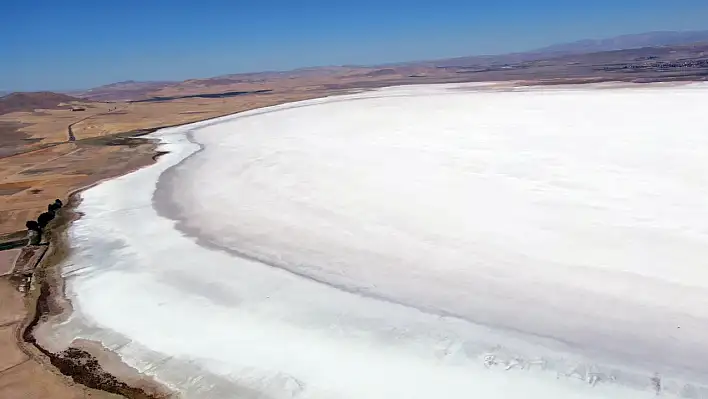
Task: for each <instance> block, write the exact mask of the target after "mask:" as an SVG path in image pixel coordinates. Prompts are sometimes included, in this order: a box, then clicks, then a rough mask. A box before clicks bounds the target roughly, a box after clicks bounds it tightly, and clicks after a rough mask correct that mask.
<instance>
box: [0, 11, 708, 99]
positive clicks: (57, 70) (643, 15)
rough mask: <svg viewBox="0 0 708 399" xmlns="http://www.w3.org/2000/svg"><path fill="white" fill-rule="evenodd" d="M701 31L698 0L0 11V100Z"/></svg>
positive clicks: (705, 25) (705, 15) (706, 18)
mask: <svg viewBox="0 0 708 399" xmlns="http://www.w3.org/2000/svg"><path fill="white" fill-rule="evenodd" d="M703 29H708V1H706V0H662V1H655V0H643V1H640V0H623V1H617V0H614V1H609V0H580V1H579V0H566V1H558V0H537V1H519V0H505V1H492V0H488V1H474V0H470V1H446V0H434V1H430V0H428V1H422V0H419V1H416V0H409V1H385V0H379V1H370V0H359V1H357V0H348V1H335V0H330V1H315V0H308V1H297V0H292V1H281V0H271V1H268V0H260V1H238V0H232V1H225V0H223V1H217V0H194V1H183V0H173V1H165V0H143V1H136V0H96V1H84V0H67V1H56V0H53V1H47V0H40V1H34V0H5V1H4V2H0V90H69V89H81V88H87V87H92V86H97V85H101V84H106V83H111V82H116V81H122V80H131V79H132V80H182V79H188V78H195V77H210V76H217V75H223V74H228V73H238V72H250V71H261V70H276V69H277V70H282V69H292V68H298V67H304V66H317V65H341V64H373V63H384V62H395V61H407V60H420V59H434V58H443V57H453V56H463V55H474V54H494V53H505V52H511V51H520V50H528V49H533V48H536V47H542V46H545V45H548V44H553V43H558V42H566V41H573V40H578V39H583V38H602V37H609V36H614V35H618V34H625V33H639V32H644V31H652V30H703Z"/></svg>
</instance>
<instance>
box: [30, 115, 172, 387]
mask: <svg viewBox="0 0 708 399" xmlns="http://www.w3.org/2000/svg"><path fill="white" fill-rule="evenodd" d="M156 130H157V129H156ZM156 149H157V145H154V146H153V148H152V151H153V152H154V151H156ZM152 158H153V159H156V158H154V155H153V157H152ZM153 162H154V161H153ZM151 164H152V163H148V164H145V165H143V166H142V167H140V168H143V167H146V166H150V165H151ZM135 170H138V169H132V170H127V171H125V173H123V174H122V175H121V176H124V175H126V174H129V173H131V172H133V171H135ZM116 177H118V176H116ZM116 177H111V178H107V179H102V180H100V181H97V182H95V183H92V184H90V185H88V186H86V187H82V188H80V189H77V190H74V191H72V192H71V193H69V195H68V201H67V204H66V205H65V206H64V207H63V208H62V212H60V213H59V215H58V217H57V219H55V221H53V223H52V225H51V227H50V231H49V234H48V238H49V243H48V246H49V248H48V250H47V254H46V255H45V257H44V259H43V260H42V261H41V262H40V263H39V264H38V266H37V268H36V269H35V273H34V280H33V288H32V291H31V294H30V300H29V301H28V302H29V303H28V305H30V304H34V306H30V308H29V312H28V314H27V316H26V318H25V321H24V322H23V323H22V327H21V329H20V331H18V335H19V336H18V342H20V344H21V347H22V349H23V351H24V352H25V353H28V354H31V355H32V357H34V358H42V360H44V361H43V362H42V363H43V364H45V366H47V367H53V368H55V369H56V370H57V371H58V372H60V373H61V374H63V375H64V376H67V377H68V378H70V379H71V380H73V381H74V382H75V383H78V384H80V385H83V386H86V387H88V388H91V389H95V390H99V391H103V392H107V393H112V394H116V395H120V396H122V397H126V398H131V399H132V398H135V399H165V398H169V397H171V396H172V395H173V393H172V392H171V391H170V390H169V389H167V388H166V387H164V386H162V385H161V384H159V383H157V382H156V381H154V380H152V379H150V378H149V377H148V376H145V375H142V374H141V373H139V372H138V371H137V370H134V369H132V368H131V367H130V366H128V365H127V364H125V363H123V362H122V360H121V359H120V357H119V356H118V355H117V354H116V353H114V352H113V351H111V350H110V349H108V348H106V347H104V346H103V345H102V344H101V343H100V342H97V341H87V340H81V339H74V340H72V342H71V343H70V344H69V346H68V347H66V348H65V349H63V350H61V351H52V350H50V349H48V348H46V347H45V346H43V345H42V344H41V343H40V342H39V339H38V338H37V337H36V336H35V334H36V333H37V330H38V328H41V326H42V325H43V324H45V323H60V322H62V321H65V320H66V319H67V318H68V317H70V315H71V314H72V312H73V308H72V304H71V300H70V299H69V298H68V297H67V296H66V293H65V286H66V279H65V278H64V276H62V270H61V269H60V266H61V264H62V261H63V260H64V259H65V258H66V256H67V255H68V253H69V251H70V246H69V238H68V229H69V228H70V227H71V225H72V223H73V222H74V221H76V220H78V219H79V218H81V214H80V213H79V212H77V211H76V208H77V206H78V205H79V204H80V203H81V193H82V192H83V191H85V190H88V189H90V188H92V187H94V186H96V185H98V184H101V183H102V182H104V181H106V180H110V179H113V178H116ZM32 352H34V353H32ZM37 352H38V353H37ZM47 362H48V363H49V364H47ZM121 366H122V367H121ZM107 370H111V371H113V372H108V371H107Z"/></svg>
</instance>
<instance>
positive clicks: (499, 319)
mask: <svg viewBox="0 0 708 399" xmlns="http://www.w3.org/2000/svg"><path fill="white" fill-rule="evenodd" d="M451 89H452V90H451ZM457 89H458V87H457V86H451V85H441V86H420V87H417V86H416V87H402V88H389V89H383V90H377V91H373V92H366V93H359V94H355V95H351V96H345V97H337V98H330V99H319V100H313V101H307V102H302V103H297V104H290V105H284V106H278V107H272V108H270V109H266V110H258V111H252V112H248V113H243V114H240V115H238V116H232V117H226V118H220V119H219V120H214V121H210V122H203V123H198V124H194V125H191V126H186V127H180V128H173V129H165V130H163V131H161V132H159V133H158V134H157V136H158V137H160V138H161V139H162V140H163V142H164V143H165V144H163V146H164V147H165V148H163V149H167V150H169V151H171V152H170V153H169V154H167V155H165V156H164V157H162V158H161V159H160V161H159V162H158V163H157V164H156V165H154V166H151V167H148V168H145V169H142V170H140V171H137V172H135V173H132V174H130V175H126V176H123V177H121V178H118V179H115V180H112V181H109V182H106V183H103V184H101V185H99V186H97V187H95V188H92V189H90V190H88V191H86V192H85V193H84V194H83V201H82V203H81V205H80V207H79V211H80V212H82V213H84V216H83V217H82V218H81V219H80V220H78V221H77V222H75V223H74V225H73V226H72V227H71V229H70V234H71V239H72V245H73V246H74V252H73V254H72V255H71V256H70V259H69V260H68V261H67V262H66V265H65V270H66V274H67V277H68V281H67V291H68V293H69V295H70V296H71V298H72V301H73V304H74V307H75V313H74V316H73V317H72V319H71V320H70V321H69V322H67V323H65V324H64V325H62V326H59V327H57V337H60V336H61V335H62V333H63V334H64V335H72V336H73V335H78V336H81V337H82V338H88V339H100V340H101V341H102V342H104V344H105V345H106V346H108V347H111V348H113V349H115V350H116V351H117V352H118V353H119V354H120V355H121V356H122V357H123V358H124V359H125V361H126V362H127V363H129V364H131V365H134V366H136V367H138V368H139V369H140V370H142V371H144V372H146V373H148V374H151V375H154V376H156V378H157V379H158V380H160V381H162V382H164V383H166V384H168V385H170V386H172V387H173V388H175V389H177V390H179V391H180V392H182V393H183V395H184V396H185V397H190V398H191V397H195V398H202V397H203V398H226V397H239V398H249V397H253V398H255V397H263V396H262V395H265V396H266V397H273V398H288V397H295V396H297V397H303V398H367V399H369V398H390V397H391V396H393V395H396V396H400V397H406V398H433V397H435V398H438V397H445V398H458V397H459V398H462V397H464V398H468V397H485V398H496V397H499V398H508V397H558V398H572V397H577V398H590V397H613V398H614V397H617V398H634V397H636V398H648V397H651V396H653V395H654V391H653V387H652V383H651V381H650V377H651V376H652V375H653V373H654V372H659V373H660V374H661V377H662V379H663V380H662V382H663V389H664V392H663V394H664V395H666V396H673V395H680V396H684V397H708V393H707V392H706V390H705V388H702V386H703V385H706V384H708V366H706V365H705V362H704V361H703V359H705V358H706V355H708V341H706V340H705V331H708V306H707V305H708V299H706V298H708V276H707V272H706V269H705V267H704V266H703V265H704V264H705V261H704V259H706V258H707V257H706V255H708V205H707V204H705V198H706V195H705V194H706V192H707V191H708V184H706V183H708V176H706V175H705V173H704V172H705V170H706V168H705V166H706V165H705V161H704V158H705V157H704V154H705V153H706V152H707V150H708V136H706V135H705V134H703V133H702V132H701V131H700V129H698V128H696V126H701V124H702V114H701V111H702V107H701V103H705V100H706V97H708V86H705V85H691V86H682V87H661V88H645V89H616V90H607V89H603V90H602V91H594V90H592V89H585V88H584V89H570V90H558V89H554V90H543V89H532V90H524V91H522V92H485V91H482V92H474V91H462V90H457ZM273 111H277V112H273ZM187 132H193V133H194V136H195V137H194V138H195V139H196V140H197V141H198V142H200V143H202V144H203V145H204V150H203V151H201V152H199V153H197V154H196V155H194V156H193V157H191V158H189V159H188V160H186V161H184V162H183V163H181V164H180V165H179V166H177V167H175V168H173V169H172V170H171V171H170V173H168V174H167V175H164V176H163V178H162V180H161V182H160V184H159V188H158V189H157V197H156V201H157V202H156V203H157V204H158V210H159V211H160V213H161V214H165V215H167V214H169V215H171V216H179V218H180V220H181V222H180V225H179V226H176V225H175V222H174V221H173V220H171V219H169V218H166V217H164V216H160V214H158V211H157V210H156V209H154V207H153V194H154V193H155V192H154V190H151V187H155V185H156V183H157V180H158V178H160V176H161V175H162V174H163V172H165V171H166V170H168V169H169V168H170V167H172V166H174V165H176V164H178V163H179V162H180V161H182V160H183V159H185V158H186V157H187V156H189V155H190V154H193V153H194V152H195V151H196V150H197V149H198V146H197V145H195V144H192V143H190V142H189V141H188V140H187V138H186V136H185V133H187ZM168 199H169V201H168ZM166 202H170V203H169V204H166ZM168 205H169V206H168ZM182 230H183V231H184V232H186V233H188V234H190V235H195V236H197V235H198V237H199V241H200V244H206V245H207V246H208V247H209V248H207V247H205V246H204V245H201V246H200V245H198V244H197V242H196V239H195V238H191V237H190V236H186V235H184V234H183V233H182V232H181V231H182ZM210 248H213V249H210ZM217 248H222V249H223V250H219V249H217ZM236 253H240V254H245V255H247V256H248V257H251V258H254V259H260V260H262V261H263V262H265V263H267V264H268V265H266V264H264V263H260V262H258V261H255V260H246V259H244V258H240V257H238V256H235V255H234V254H236ZM269 265H270V266H269ZM273 266H276V267H273ZM334 287H338V288H334ZM678 327H680V328H678ZM485 355H494V356H495V357H494V358H493V359H492V358H488V360H489V362H488V364H487V366H489V367H485V364H484V363H485V361H484V359H485ZM490 359H491V360H490ZM492 363H493V364H492ZM521 366H524V367H521ZM544 366H545V371H544V370H543V369H544ZM507 368H509V370H505V369H507ZM565 374H568V375H569V376H565ZM557 376H558V378H556V377H557ZM580 376H582V378H584V379H586V380H587V379H590V380H592V379H593V378H598V379H599V380H598V382H597V383H596V384H594V386H593V385H591V384H590V383H588V381H581V380H580V378H578V377H580ZM593 376H595V377H593ZM613 379H614V382H613V381H612V380H613ZM701 389H703V390H702V391H701Z"/></svg>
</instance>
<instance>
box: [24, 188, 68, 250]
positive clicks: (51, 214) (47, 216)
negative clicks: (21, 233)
mask: <svg viewBox="0 0 708 399" xmlns="http://www.w3.org/2000/svg"><path fill="white" fill-rule="evenodd" d="M63 205H64V204H63V203H62V202H61V200H60V199H56V200H54V202H52V203H51V204H49V205H47V211H46V212H44V213H42V214H40V215H39V217H38V218H37V220H28V221H27V223H25V226H27V231H28V234H29V235H28V236H29V245H38V244H39V243H40V242H41V241H42V232H44V229H45V228H46V227H47V225H48V224H49V222H51V221H52V220H54V218H55V217H56V214H57V211H59V209H61V207H62V206H63Z"/></svg>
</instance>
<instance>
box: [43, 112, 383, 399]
mask: <svg viewBox="0 0 708 399" xmlns="http://www.w3.org/2000/svg"><path fill="white" fill-rule="evenodd" d="M306 101H313V100H306ZM296 103H297V102H296ZM289 104H293V103H289ZM286 105H287V104H286ZM266 108H272V107H266ZM285 108H286V109H287V107H285ZM259 111H261V113H262V112H264V111H263V108H261V109H259ZM247 112H251V111H247ZM266 112H267V111H266ZM238 114H243V113H237V114H234V115H229V116H224V117H219V118H214V119H210V120H207V121H202V122H196V123H195V124H194V125H197V124H204V125H205V126H208V125H210V124H212V123H220V122H215V120H218V119H222V118H234V117H238ZM256 114H258V113H256ZM247 116H248V115H246V117H247ZM187 137H188V138H189V139H190V141H192V143H194V144H198V143H195V142H194V141H193V140H191V139H192V138H193V137H192V133H187ZM158 147H159V146H158ZM203 149H204V147H203V146H201V145H200V149H199V150H196V151H195V152H193V153H191V154H190V155H188V156H187V157H186V158H184V159H182V160H181V161H180V162H178V163H177V164H175V165H172V166H170V167H169V168H168V170H166V171H165V172H163V173H162V174H161V175H160V179H158V184H160V181H161V180H162V178H163V177H165V176H166V175H167V173H169V172H170V171H174V168H175V167H176V166H179V165H181V164H183V163H184V162H186V161H187V160H188V159H190V158H191V157H192V156H194V155H196V154H197V153H199V152H200V151H202V150H203ZM155 150H159V148H156V149H155ZM148 166H149V165H148ZM96 184H99V183H96ZM96 184H94V185H96ZM163 184H166V183H164V182H163ZM94 185H91V186H89V187H86V188H82V189H81V190H77V193H75V194H74V195H76V196H77V197H79V196H80V193H81V192H82V191H83V190H86V189H88V188H90V187H93V186H94ZM158 191H159V186H156V188H155V193H154V195H153V205H155V196H156V195H157V193H158ZM155 209H156V211H158V214H160V215H161V216H163V215H162V214H161V213H159V210H158V207H157V206H156V207H155ZM170 219H171V220H175V219H174V218H170ZM72 220H73V219H72ZM72 220H70V221H68V223H69V224H70V223H71V221H72ZM67 225H68V224H67ZM200 244H201V243H200ZM219 249H223V248H219ZM238 255H239V256H243V254H238ZM259 262H260V260H259ZM271 266H274V265H271ZM47 267H49V268H52V266H51V265H49V266H47ZM274 267H278V266H274ZM278 268H279V267H278ZM53 269H54V270H55V271H56V270H57V269H58V268H57V267H56V265H55V266H54V267H53ZM296 274H297V273H296ZM59 279H60V280H61V281H62V282H63V281H64V278H62V277H61V276H60V277H59ZM357 294H361V293H357ZM62 295H63V294H62ZM377 299H381V298H377ZM66 300H67V301H70V299H68V298H66ZM38 306H39V304H38ZM36 318H39V316H36ZM104 350H106V351H110V350H109V349H105V348H104ZM136 372H137V370H136ZM136 397H137V396H136Z"/></svg>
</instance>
